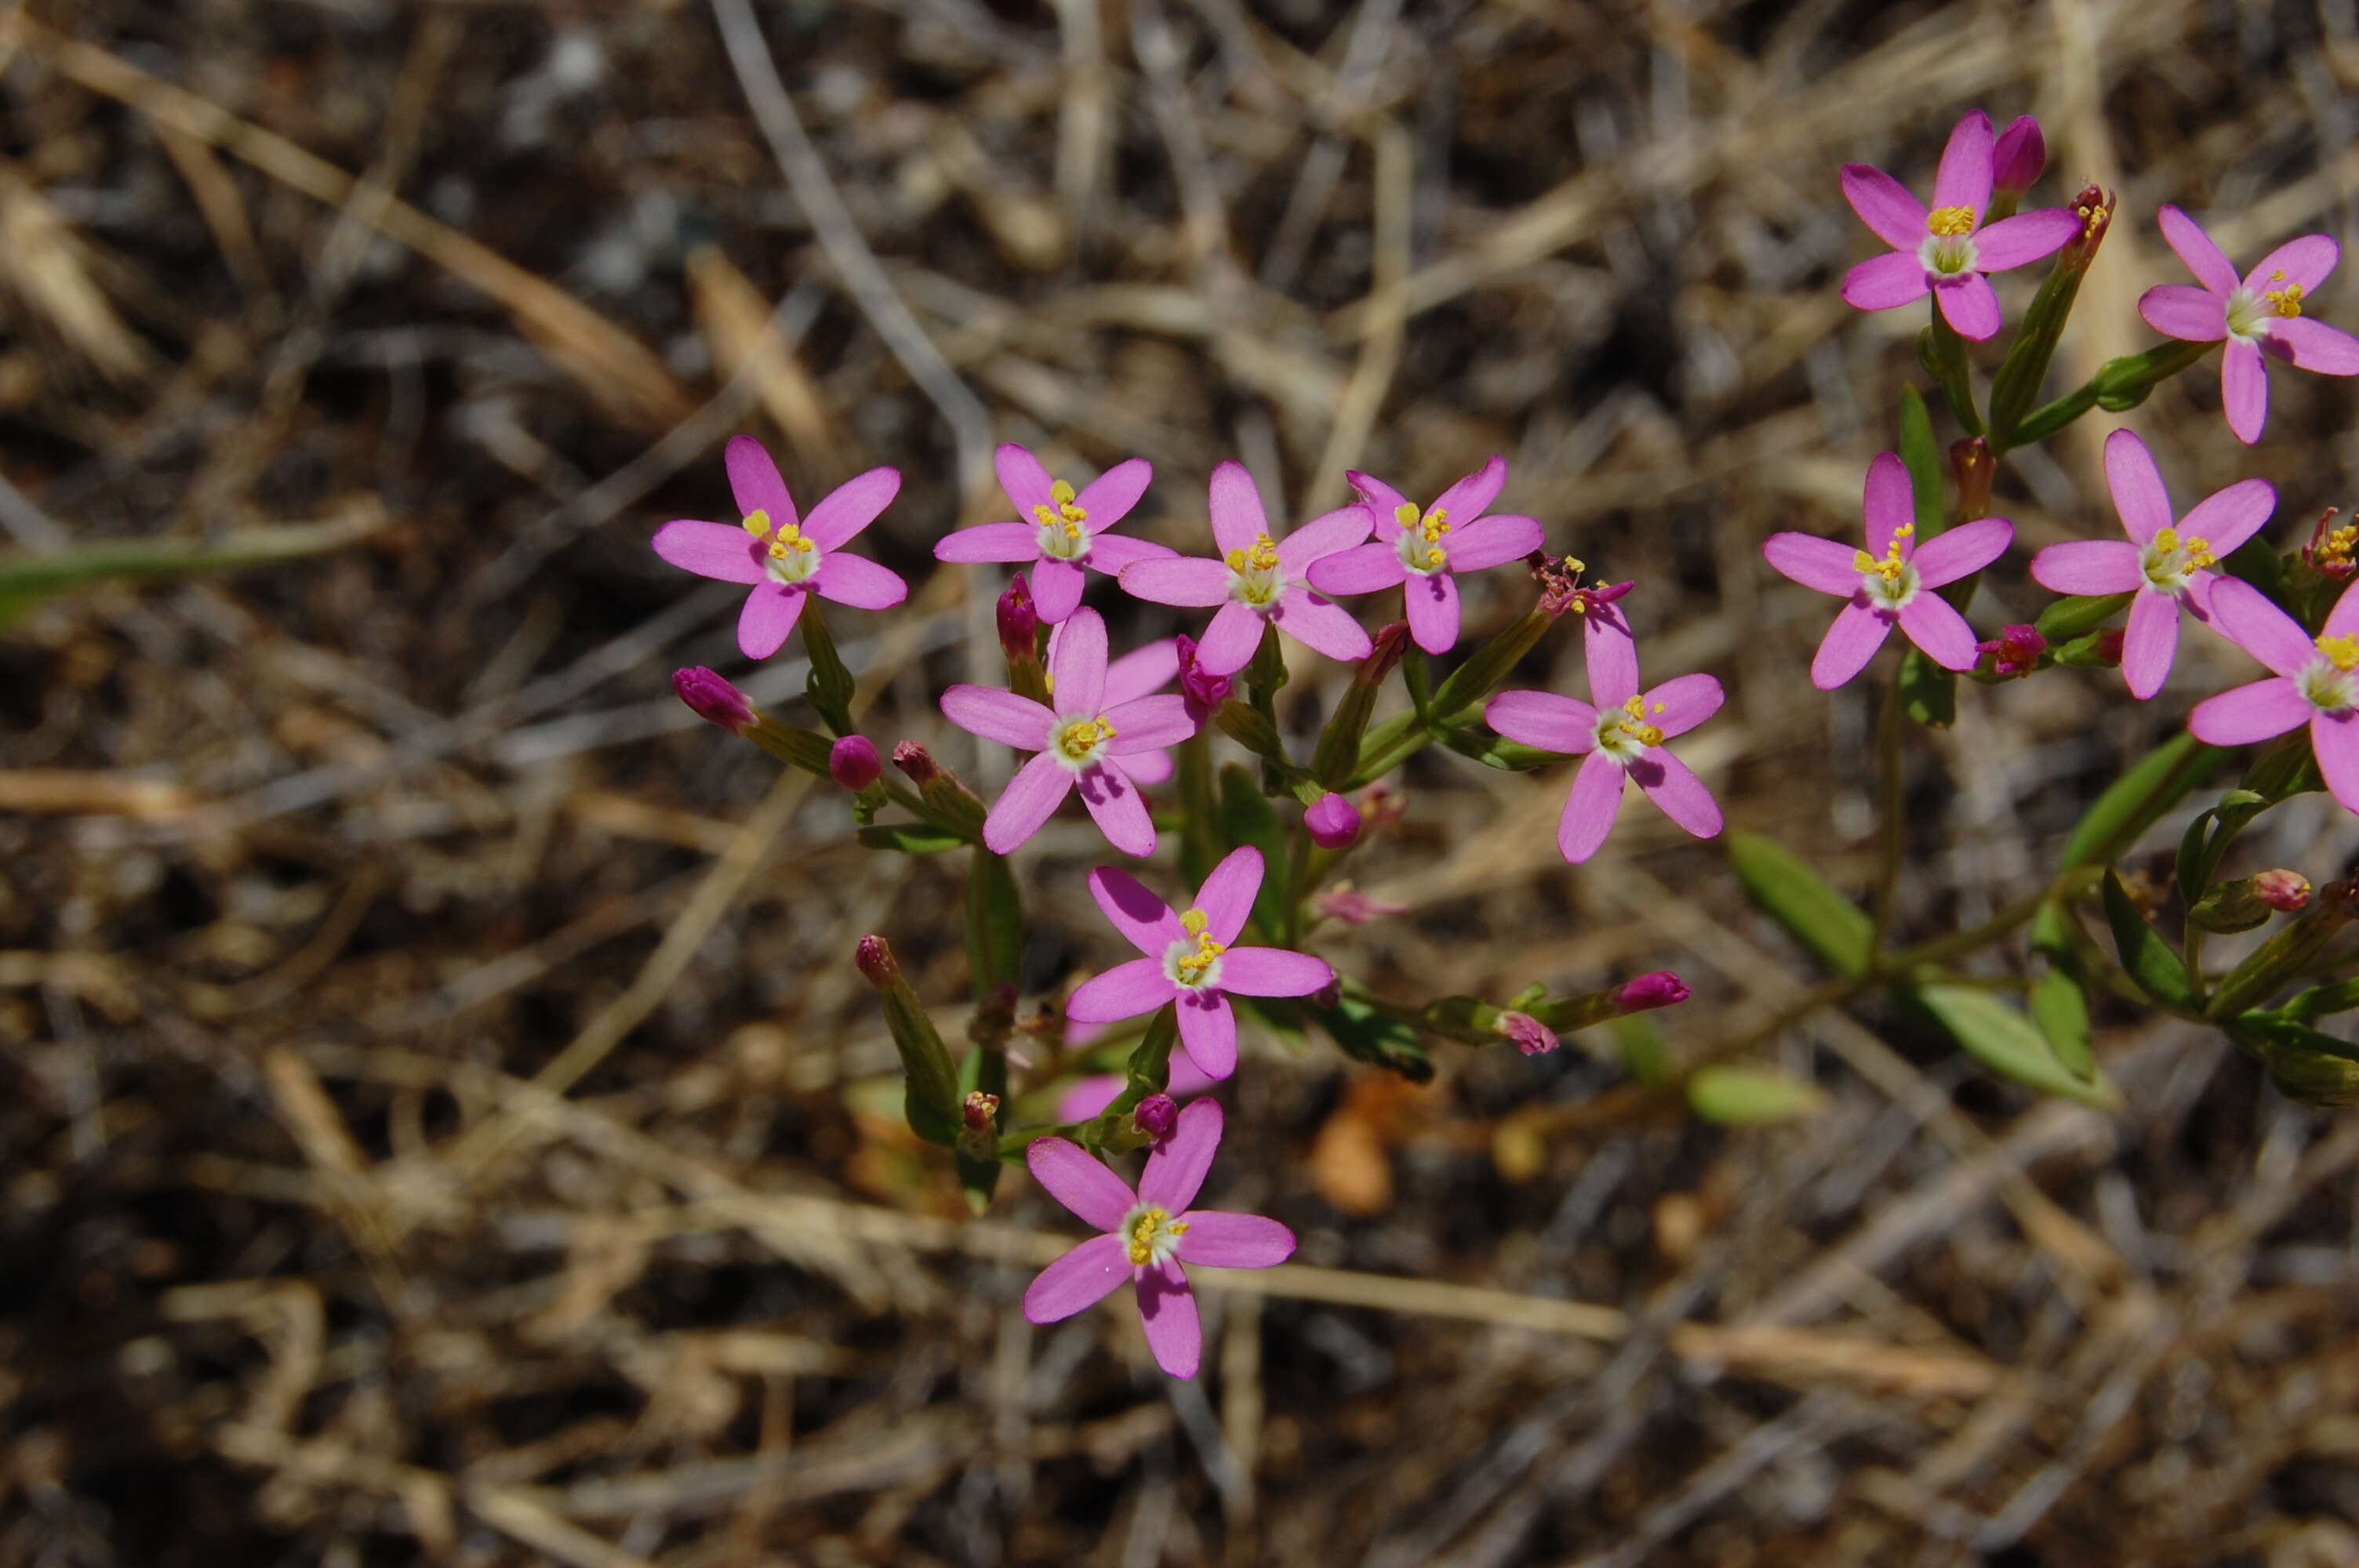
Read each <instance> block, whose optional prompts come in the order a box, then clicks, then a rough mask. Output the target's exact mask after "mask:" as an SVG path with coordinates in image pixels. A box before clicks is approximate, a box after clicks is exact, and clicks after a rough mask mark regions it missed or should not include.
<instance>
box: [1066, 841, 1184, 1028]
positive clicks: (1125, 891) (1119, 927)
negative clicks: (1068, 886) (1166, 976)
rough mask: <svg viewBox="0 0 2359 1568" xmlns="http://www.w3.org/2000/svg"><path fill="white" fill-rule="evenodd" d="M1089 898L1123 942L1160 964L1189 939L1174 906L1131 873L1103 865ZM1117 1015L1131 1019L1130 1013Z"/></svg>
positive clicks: (1092, 880) (1092, 879) (1093, 879)
mask: <svg viewBox="0 0 2359 1568" xmlns="http://www.w3.org/2000/svg"><path fill="white" fill-rule="evenodd" d="M1090 897H1092V898H1093V899H1095V900H1096V901H1097V906H1098V908H1099V909H1100V910H1102V911H1103V912H1104V914H1105V917H1106V921H1107V923H1108V924H1109V925H1112V926H1113V927H1114V929H1115V930H1116V931H1119V932H1121V933H1122V939H1123V940H1124V941H1125V942H1127V943H1129V944H1130V945H1131V946H1134V947H1136V948H1137V949H1138V950H1139V951H1140V952H1142V953H1144V954H1146V955H1147V957H1150V958H1153V959H1155V960H1156V961H1157V962H1158V963H1160V962H1161V961H1162V958H1163V955H1164V954H1166V953H1168V952H1169V951H1170V950H1171V945H1172V944H1173V943H1174V942H1185V941H1186V940H1187V939H1188V930H1187V927H1185V926H1183V925H1180V917H1179V916H1178V915H1176V914H1172V913H1171V906H1170V905H1169V904H1167V903H1164V902H1163V901H1162V900H1161V899H1159V898H1158V897H1156V896H1155V894H1154V893H1152V892H1149V891H1147V886H1146V884H1145V883H1143V882H1141V881H1139V880H1138V879H1137V878H1136V877H1134V876H1132V875H1131V874H1130V873H1129V872H1128V871H1118V870H1116V869H1115V868H1114V867H1113V866H1100V867H1099V868H1098V869H1097V870H1096V871H1092V872H1091V873H1090ZM1117 1016H1118V1017H1122V1018H1128V1017H1129V1016H1130V1014H1128V1013H1126V1012H1125V1013H1120V1014H1117Z"/></svg>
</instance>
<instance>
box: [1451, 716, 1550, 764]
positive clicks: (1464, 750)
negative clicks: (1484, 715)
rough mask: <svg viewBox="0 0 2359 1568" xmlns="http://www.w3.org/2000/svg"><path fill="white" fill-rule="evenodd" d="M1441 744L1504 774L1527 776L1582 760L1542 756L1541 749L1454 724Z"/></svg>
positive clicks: (1470, 726)
mask: <svg viewBox="0 0 2359 1568" xmlns="http://www.w3.org/2000/svg"><path fill="white" fill-rule="evenodd" d="M1441 743H1442V744H1443V745H1445V746H1447V747H1449V748H1450V749H1451V751H1453V752H1457V753H1458V754H1459V755H1460V756H1462V757H1472V758H1473V759H1474V760H1475V761H1476V762H1480V763H1482V764H1483V765H1484V767H1486V768H1496V769H1498V770H1499V771H1500V772H1501V773H1531V772H1533V771H1535V770H1537V769H1539V768H1550V767H1554V766H1555V765H1556V764H1557V763H1559V762H1579V761H1580V760H1581V759H1580V758H1579V757H1577V756H1572V755H1570V754H1568V753H1566V752H1543V751H1541V750H1540V749H1539V748H1538V746H1527V745H1524V744H1522V743H1521V742H1520V741H1510V740H1508V739H1507V738H1506V737H1505V736H1503V735H1494V734H1492V733H1491V732H1490V731H1489V730H1477V729H1475V728H1474V727H1473V725H1471V724H1453V725H1451V727H1450V728H1448V729H1447V730H1443V731H1442V732H1441Z"/></svg>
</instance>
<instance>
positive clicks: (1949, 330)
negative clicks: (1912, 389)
mask: <svg viewBox="0 0 2359 1568" xmlns="http://www.w3.org/2000/svg"><path fill="white" fill-rule="evenodd" d="M1932 311H1933V324H1932V326H1931V327H1930V328H1928V329H1927V332H1928V334H1929V335H1928V337H1927V339H1926V345H1927V346H1926V350H1925V352H1924V354H1923V356H1922V357H1923V359H1924V362H1925V368H1926V370H1927V371H1929V372H1930V373H1931V374H1932V377H1933V379H1934V380H1935V381H1937V382H1939V383H1940V384H1941V395H1942V396H1943V397H1945V398H1947V399H1948V400H1949V404H1950V413H1951V416H1953V417H1954V418H1955V419H1956V420H1957V421H1958V423H1959V424H1960V425H1962V426H1963V427H1965V432H1966V434H1967V435H1969V436H1979V435H1981V434H1983V416H1982V415H1981V413H1980V412H1979V411H1977V410H1976V409H1975V407H1974V390H1973V382H1972V381H1971V380H1970V379H1969V373H1968V371H1967V368H1966V341H1965V340H1964V339H1963V338H1961V337H1960V336H1958V330H1957V329H1956V328H1954V327H1952V326H1951V325H1950V319H1949V318H1948V317H1946V316H1944V315H1942V314H1941V302H1940V300H1939V299H1938V298H1937V299H1935V300H1934V301H1933V302H1932Z"/></svg>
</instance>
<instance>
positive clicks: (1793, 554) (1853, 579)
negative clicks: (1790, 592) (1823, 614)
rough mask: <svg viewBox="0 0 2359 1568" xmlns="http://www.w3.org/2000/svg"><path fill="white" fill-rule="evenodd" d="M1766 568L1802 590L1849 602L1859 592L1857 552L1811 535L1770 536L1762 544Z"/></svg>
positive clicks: (1832, 541) (1850, 547) (1830, 540)
mask: <svg viewBox="0 0 2359 1568" xmlns="http://www.w3.org/2000/svg"><path fill="white" fill-rule="evenodd" d="M1761 554H1762V555H1763V557H1766V558H1767V560H1768V562H1769V564H1770V565H1771V566H1773V567H1775V568H1777V570H1778V571H1779V572H1781V573H1783V574H1784V575H1785V576H1787V577H1788V578H1790V579H1793V580H1794V581H1796V582H1799V583H1800V584H1801V585H1802V586H1803V587H1804V588H1815V589H1818V590H1819V591H1820V592H1821V593H1832V594H1834V595H1837V596H1838V597H1840V598H1843V599H1849V598H1850V597H1851V596H1852V595H1853V594H1854V593H1857V592H1858V591H1859V568H1858V565H1857V563H1856V560H1855V557H1857V556H1858V554H1859V552H1858V551H1857V550H1856V549H1854V548H1853V547H1852V546H1849V545H1843V544H1837V543H1836V542H1835V541H1834V540H1832V539H1821V538H1819V537H1818V536H1817V535H1811V534H1772V535H1769V537H1768V538H1767V539H1766V540H1764V541H1763V542H1762V546H1761Z"/></svg>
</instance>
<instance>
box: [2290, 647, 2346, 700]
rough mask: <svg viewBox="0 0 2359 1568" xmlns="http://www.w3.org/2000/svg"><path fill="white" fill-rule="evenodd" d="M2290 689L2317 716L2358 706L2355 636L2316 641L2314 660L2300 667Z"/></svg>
mask: <svg viewBox="0 0 2359 1568" xmlns="http://www.w3.org/2000/svg"><path fill="white" fill-rule="evenodd" d="M2294 686H2295V687H2297V688H2298V689H2299V691H2300V692H2301V695H2302V696H2303V697H2305V698H2307V699H2308V700H2309V702H2310V706H2311V707H2312V708H2317V709H2318V710H2319V711H2320V712H2321V713H2340V712H2342V711H2343V709H2344V708H2354V707H2359V637H2354V636H2351V635H2347V634H2346V635H2344V636H2341V637H2321V638H2320V639H2318V657H2316V658H2314V659H2312V660H2310V663H2308V664H2306V665H2303V666H2302V667H2301V674H2299V675H2298V676H2295V677H2294Z"/></svg>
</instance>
